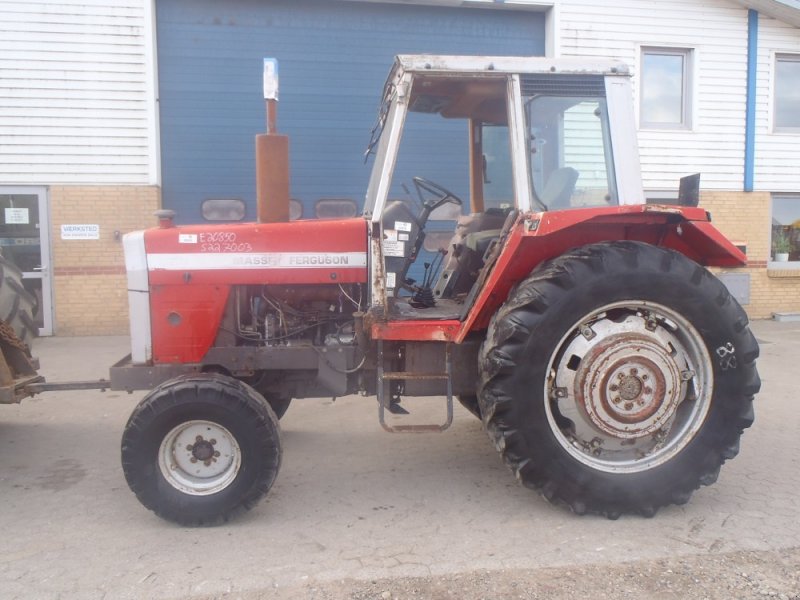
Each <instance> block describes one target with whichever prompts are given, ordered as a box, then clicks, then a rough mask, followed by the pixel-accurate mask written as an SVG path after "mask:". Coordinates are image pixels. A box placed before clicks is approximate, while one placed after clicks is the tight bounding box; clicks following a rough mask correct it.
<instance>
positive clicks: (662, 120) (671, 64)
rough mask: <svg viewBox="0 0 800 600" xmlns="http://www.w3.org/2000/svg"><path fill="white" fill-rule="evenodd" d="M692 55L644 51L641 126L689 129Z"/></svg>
mask: <svg viewBox="0 0 800 600" xmlns="http://www.w3.org/2000/svg"><path fill="white" fill-rule="evenodd" d="M691 58H692V51H691V50H689V49H681V48H642V68H641V84H640V86H641V87H640V117H639V120H640V124H641V126H642V127H644V128H648V127H649V128H663V129H670V128H686V129H689V128H690V127H691V126H692V124H691V118H690V115H691V110H690V96H691V86H690V75H689V74H690V71H691Z"/></svg>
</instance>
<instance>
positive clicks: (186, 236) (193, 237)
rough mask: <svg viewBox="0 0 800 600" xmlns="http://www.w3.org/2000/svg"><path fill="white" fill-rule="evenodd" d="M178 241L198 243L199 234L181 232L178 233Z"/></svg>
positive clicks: (180, 242) (181, 242)
mask: <svg viewBox="0 0 800 600" xmlns="http://www.w3.org/2000/svg"><path fill="white" fill-rule="evenodd" d="M178 243H179V244H196V243H197V234H196V233H179V234H178Z"/></svg>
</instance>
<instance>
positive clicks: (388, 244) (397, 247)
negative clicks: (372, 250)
mask: <svg viewBox="0 0 800 600" xmlns="http://www.w3.org/2000/svg"><path fill="white" fill-rule="evenodd" d="M383 255H384V256H405V255H406V243H405V242H395V241H392V240H383Z"/></svg>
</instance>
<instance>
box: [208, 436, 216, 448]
mask: <svg viewBox="0 0 800 600" xmlns="http://www.w3.org/2000/svg"><path fill="white" fill-rule="evenodd" d="M208 441H209V443H210V444H211V445H212V446H213V445H214V444H216V443H217V440H215V439H214V438H211V439H210V440H208Z"/></svg>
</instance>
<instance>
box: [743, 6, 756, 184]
mask: <svg viewBox="0 0 800 600" xmlns="http://www.w3.org/2000/svg"><path fill="white" fill-rule="evenodd" d="M757 70H758V11H755V10H753V9H752V8H751V9H750V10H748V11H747V107H746V113H745V123H744V191H745V192H752V191H753V175H754V172H755V154H756V153H755V146H756V72H757Z"/></svg>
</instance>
